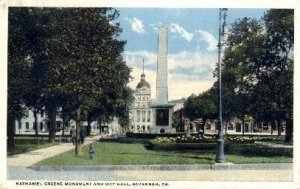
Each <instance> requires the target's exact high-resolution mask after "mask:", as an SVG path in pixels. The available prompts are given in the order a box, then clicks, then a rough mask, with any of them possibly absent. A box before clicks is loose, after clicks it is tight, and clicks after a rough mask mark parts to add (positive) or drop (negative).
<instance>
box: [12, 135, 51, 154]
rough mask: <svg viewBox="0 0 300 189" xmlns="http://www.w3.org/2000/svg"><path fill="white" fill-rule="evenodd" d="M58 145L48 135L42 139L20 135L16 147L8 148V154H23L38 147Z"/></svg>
mask: <svg viewBox="0 0 300 189" xmlns="http://www.w3.org/2000/svg"><path fill="white" fill-rule="evenodd" d="M54 145H57V143H53V144H52V143H49V142H48V137H45V138H43V140H42V139H40V138H39V139H34V138H33V137H18V138H15V148H14V149H8V151H7V155H9V156H11V155H15V154H21V153H25V152H29V151H32V150H36V149H41V148H46V147H50V146H54Z"/></svg>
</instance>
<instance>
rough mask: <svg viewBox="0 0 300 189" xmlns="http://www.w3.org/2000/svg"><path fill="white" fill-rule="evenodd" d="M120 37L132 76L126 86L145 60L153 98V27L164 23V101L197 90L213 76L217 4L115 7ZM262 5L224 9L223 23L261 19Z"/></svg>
mask: <svg viewBox="0 0 300 189" xmlns="http://www.w3.org/2000/svg"><path fill="white" fill-rule="evenodd" d="M118 10H119V11H120V17H119V18H118V22H120V25H121V27H122V28H123V32H122V34H121V36H120V39H123V40H126V41H127V44H126V46H125V52H124V58H125V60H126V62H127V64H128V66H129V67H131V68H132V73H131V76H132V77H133V78H134V80H133V81H132V82H130V84H129V86H130V87H131V88H133V89H135V87H136V85H137V83H138V82H139V81H140V75H141V74H142V67H143V66H142V62H143V61H142V60H143V59H144V60H145V74H146V81H148V82H149V83H150V85H151V96H152V99H155V94H156V92H155V90H156V69H157V67H156V65H157V57H156V53H157V38H158V37H157V32H156V28H157V27H158V26H159V25H164V26H167V27H168V51H169V52H168V78H169V80H168V86H169V100H175V99H181V98H183V97H188V96H190V95H191V94H192V93H194V94H199V93H201V92H203V91H205V90H207V89H209V88H210V87H211V86H212V84H213V83H214V81H215V78H213V75H212V73H213V71H214V69H215V66H216V62H217V40H218V26H219V25H218V24H219V22H218V11H219V10H218V9H213V8H210V9H203V8H202V9H201V8H198V9H195V8H190V9H181V8H119V9H118ZM265 11H266V9H229V10H228V12H227V15H228V16H227V23H228V25H227V26H228V27H230V23H232V22H233V21H234V20H236V19H238V18H243V17H252V18H257V19H259V18H261V17H262V16H263V13H264V12H265Z"/></svg>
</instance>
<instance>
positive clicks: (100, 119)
mask: <svg viewBox="0 0 300 189" xmlns="http://www.w3.org/2000/svg"><path fill="white" fill-rule="evenodd" d="M101 133H102V131H101V116H100V117H99V134H100V135H101Z"/></svg>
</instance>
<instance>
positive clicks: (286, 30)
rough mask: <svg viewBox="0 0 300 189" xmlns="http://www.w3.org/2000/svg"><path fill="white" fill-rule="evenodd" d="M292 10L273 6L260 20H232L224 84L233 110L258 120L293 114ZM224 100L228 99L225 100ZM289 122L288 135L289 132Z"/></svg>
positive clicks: (236, 113) (226, 51)
mask: <svg viewBox="0 0 300 189" xmlns="http://www.w3.org/2000/svg"><path fill="white" fill-rule="evenodd" d="M293 34H294V32H293V11H292V10H276V9H272V10H269V11H267V12H266V14H265V16H264V17H263V19H262V20H261V21H257V20H255V19H249V18H244V19H239V20H237V21H236V22H235V23H233V25H232V28H231V33H230V35H229V37H228V41H227V48H226V50H225V56H224V60H223V61H224V63H225V66H224V70H223V76H224V78H225V79H224V80H223V81H224V86H225V88H227V92H229V94H230V95H229V96H232V97H234V99H235V100H234V101H232V102H230V101H231V100H229V102H230V103H232V105H233V106H232V107H229V109H230V110H231V112H232V113H234V114H235V115H236V116H237V117H240V118H243V116H245V115H247V114H250V115H252V116H253V117H254V118H255V119H256V120H260V121H268V120H277V121H278V122H281V120H282V119H284V120H285V119H288V117H286V116H284V115H291V114H292V104H293V102H292V91H293V90H292V85H293V83H292V78H293V77H292V75H293V58H292V56H291V54H292V49H293V45H294V39H293ZM224 101H225V100H224ZM288 128H291V126H288V125H287V136H289V132H288Z"/></svg>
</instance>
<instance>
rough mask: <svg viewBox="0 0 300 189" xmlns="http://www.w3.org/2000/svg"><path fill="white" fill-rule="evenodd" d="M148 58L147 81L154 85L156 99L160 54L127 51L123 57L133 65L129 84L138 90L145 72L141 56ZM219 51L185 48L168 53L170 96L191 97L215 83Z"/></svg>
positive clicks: (129, 64) (152, 88)
mask: <svg viewBox="0 0 300 189" xmlns="http://www.w3.org/2000/svg"><path fill="white" fill-rule="evenodd" d="M143 58H144V59H145V74H146V80H147V81H148V82H149V83H150V85H151V92H152V98H155V94H156V93H155V86H156V69H157V55H156V53H153V52H149V51H126V52H125V53H124V59H125V61H126V62H127V64H128V66H129V67H131V68H132V73H131V76H132V77H134V79H133V81H132V82H130V84H129V86H130V87H131V88H133V89H135V87H136V85H137V83H138V82H139V81H140V75H141V74H142V59H143ZM215 62H216V54H215V53H207V52H189V51H182V52H180V53H176V54H169V55H168V78H169V99H170V100H171V99H180V98H182V97H188V96H190V95H191V94H192V93H195V94H199V93H200V92H203V91H205V90H207V89H209V88H210V87H211V86H212V84H213V83H214V81H215V79H212V72H213V70H214V68H215Z"/></svg>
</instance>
